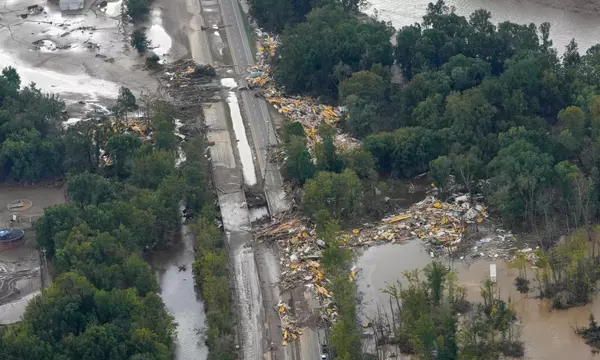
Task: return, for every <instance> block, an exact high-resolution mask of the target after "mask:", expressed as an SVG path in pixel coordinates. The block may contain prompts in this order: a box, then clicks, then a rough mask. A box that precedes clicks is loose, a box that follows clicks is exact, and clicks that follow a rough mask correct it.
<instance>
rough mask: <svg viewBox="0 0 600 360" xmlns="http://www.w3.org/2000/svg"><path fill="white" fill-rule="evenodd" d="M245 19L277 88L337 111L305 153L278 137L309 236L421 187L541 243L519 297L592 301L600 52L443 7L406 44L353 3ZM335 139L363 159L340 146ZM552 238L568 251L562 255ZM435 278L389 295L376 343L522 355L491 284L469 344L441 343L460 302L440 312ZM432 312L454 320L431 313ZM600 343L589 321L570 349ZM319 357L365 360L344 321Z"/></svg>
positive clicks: (463, 338) (297, 129)
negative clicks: (270, 44) (420, 183)
mask: <svg viewBox="0 0 600 360" xmlns="http://www.w3.org/2000/svg"><path fill="white" fill-rule="evenodd" d="M250 5H251V11H252V12H253V14H254V19H255V20H256V22H257V23H258V25H259V26H260V27H261V28H263V29H266V30H267V31H269V32H271V33H275V34H276V35H277V36H278V40H279V45H278V46H277V49H276V51H275V54H274V55H271V56H270V59H269V63H270V66H271V72H272V74H273V77H274V80H275V82H276V84H277V87H278V88H279V89H281V90H283V91H285V92H286V93H287V94H288V95H290V96H294V95H296V96H310V97H313V98H316V99H318V100H319V101H320V102H322V103H328V104H331V105H338V106H342V107H343V109H344V111H345V113H344V115H343V117H342V120H341V122H340V123H338V124H337V129H334V128H332V127H330V126H328V125H322V126H321V127H320V128H319V129H318V132H317V134H318V138H319V141H318V142H317V143H316V144H314V143H313V142H311V143H310V144H309V139H308V134H307V133H306V132H305V130H304V129H303V126H302V125H301V124H300V123H297V122H296V123H295V122H291V121H287V122H285V123H284V125H283V126H282V128H281V139H282V143H283V144H282V145H283V148H284V150H285V154H286V158H285V160H284V163H283V166H282V172H283V175H284V177H285V178H286V180H288V181H290V182H292V183H294V184H295V185H296V187H297V188H298V189H300V190H301V191H298V192H297V193H296V200H298V202H299V204H300V207H301V209H302V211H303V213H304V214H305V215H306V216H308V217H310V218H311V219H312V220H313V221H315V222H316V224H317V229H319V228H323V225H322V224H327V223H328V222H330V221H334V222H335V221H339V222H338V224H340V225H341V226H349V225H351V224H353V223H356V222H358V221H363V220H365V219H367V220H368V219H380V218H381V216H382V215H383V214H385V213H386V212H387V211H389V210H391V209H390V207H391V204H390V203H388V202H387V200H386V199H390V198H393V195H392V194H393V193H392V192H391V190H392V187H393V186H394V184H395V183H397V182H399V181H407V180H408V181H410V180H412V179H414V178H415V177H422V176H423V174H427V177H428V178H429V179H430V180H431V181H432V182H433V184H434V186H436V187H437V188H438V189H439V190H441V194H442V196H448V195H452V194H453V193H456V192H466V193H467V194H468V195H469V196H470V197H471V199H472V197H473V196H475V195H477V196H479V195H482V196H483V199H484V201H485V202H486V204H487V205H488V206H489V210H490V211H491V213H492V215H493V216H494V217H495V218H498V219H500V220H501V221H502V222H503V223H504V225H505V226H506V227H507V228H509V229H511V230H513V231H517V232H519V233H521V234H527V236H528V237H530V238H532V239H535V241H537V245H539V246H540V249H538V250H537V251H534V252H533V254H532V256H530V257H526V256H525V254H518V256H517V257H516V258H515V259H514V261H513V264H512V266H513V267H515V268H517V269H518V270H519V277H518V278H517V280H516V286H517V288H518V290H519V291H521V292H523V293H528V292H530V291H531V292H532V296H539V297H540V298H548V299H550V300H551V304H552V306H553V307H554V308H556V309H565V308H569V307H572V306H579V305H582V304H585V303H588V302H589V301H591V299H592V297H593V294H594V293H595V292H596V282H597V280H598V279H600V273H599V272H598V263H599V262H600V256H599V255H598V252H597V251H596V244H597V242H598V230H599V229H598V228H597V226H596V225H595V224H597V223H598V217H599V215H600V214H599V212H598V210H599V207H598V204H599V200H600V198H599V195H600V138H599V135H600V88H599V86H600V77H599V76H598V74H599V73H600V72H599V71H600V44H598V45H595V46H592V47H591V48H589V49H587V50H585V51H580V50H579V48H578V45H577V42H576V41H575V39H573V40H572V41H571V42H570V43H569V44H568V45H567V46H566V48H565V49H556V48H554V47H553V43H552V40H551V39H550V24H549V23H542V24H515V23H511V22H508V21H504V22H500V23H494V22H493V21H492V15H493V14H491V13H490V12H489V11H487V10H484V9H480V10H477V11H475V12H473V13H472V14H470V15H469V16H460V15H457V14H455V13H454V12H453V10H452V9H451V8H450V7H448V6H447V5H446V4H445V3H444V2H443V1H441V0H439V1H437V2H436V3H430V4H429V5H428V7H427V8H426V9H423V11H424V16H423V18H422V21H421V22H419V23H415V24H413V25H408V26H404V27H402V28H401V29H393V28H392V26H391V25H390V24H389V23H385V22H382V21H380V20H378V19H377V18H372V17H368V16H366V15H364V14H362V13H360V10H361V9H362V6H363V5H364V4H363V3H362V2H360V1H336V0H331V1H328V0H323V1H301V0H285V1H277V2H275V1H272V0H251V1H250ZM396 30H397V31H396ZM392 37H395V39H394V40H395V41H394V44H395V45H392V43H391V42H390V40H391V39H392ZM339 132H344V133H347V134H350V135H351V136H353V137H355V138H356V139H358V140H359V142H360V145H359V146H358V147H354V148H347V147H343V146H342V147H338V146H336V134H338V133H339ZM563 234H570V236H566V237H565V239H564V241H561V242H560V244H558V245H557V243H558V240H559V238H560V237H561V235H563ZM323 238H326V237H325V236H323ZM329 243H331V244H335V240H334V239H333V238H331V237H330V238H329ZM332 247H335V246H334V245H332ZM328 251H329V245H328ZM334 253H335V252H334ZM347 256H351V255H350V254H347ZM326 258H327V255H325V258H324V263H326V264H327V260H326ZM336 259H337V260H336V261H337V262H338V263H339V264H348V263H350V261H349V260H342V259H344V257H343V256H341V255H340V254H338V256H337V257H336ZM530 265H535V267H536V269H535V271H533V272H534V274H531V273H530V274H528V268H529V266H530ZM432 266H433V265H432ZM326 268H327V266H326ZM342 269H343V265H342ZM342 269H339V268H335V267H334V268H333V269H330V270H329V271H330V272H332V273H333V274H334V277H333V279H334V280H332V281H333V284H335V286H337V287H336V289H337V291H338V294H340V293H341V294H343V295H338V297H340V296H341V297H342V298H341V299H337V298H336V299H334V301H335V302H336V304H338V305H340V308H341V310H340V311H341V312H342V313H344V312H348V313H349V314H350V315H348V318H347V319H351V318H352V315H351V314H355V312H356V309H355V308H353V307H351V306H350V302H349V299H350V298H355V297H356V289H355V288H353V285H352V284H348V283H346V284H344V283H343V281H342V280H339V281H340V282H336V280H335V279H338V276H335V274H338V273H339V272H340V271H342ZM442 270H443V269H438V268H436V267H435V266H433V267H430V268H428V269H426V270H425V271H424V273H425V275H426V277H427V280H426V281H422V280H420V279H419V277H418V274H408V276H407V282H408V285H409V286H408V288H407V287H406V286H404V287H403V288H402V289H393V288H392V289H388V290H387V291H388V292H389V294H390V295H391V296H392V298H393V299H396V300H399V301H398V305H397V306H395V310H394V311H395V312H396V313H398V315H397V316H398V317H397V318H396V319H392V321H395V324H388V326H387V329H388V332H382V333H381V334H380V335H381V339H383V340H382V341H389V340H390V339H391V340H392V341H393V342H395V343H398V342H400V343H402V344H403V346H404V348H403V351H406V352H412V353H416V354H418V355H419V358H448V359H456V358H459V359H472V358H473V359H474V358H496V357H497V356H499V354H500V353H505V352H506V353H511V354H514V355H518V354H520V353H522V351H523V348H522V344H520V343H519V341H518V339H515V337H514V335H515V333H514V329H513V327H512V325H511V324H512V320H513V319H514V318H516V316H517V315H516V314H515V313H514V311H513V310H512V309H511V308H510V303H504V302H501V303H497V302H496V300H495V299H493V298H490V297H489V296H488V295H486V294H490V293H491V292H490V284H484V285H483V288H482V295H483V300H484V303H483V304H482V305H477V306H475V307H474V308H473V309H471V312H469V313H468V315H467V316H466V319H468V320H467V322H465V323H463V324H464V325H465V328H464V329H463V330H461V331H460V334H456V335H457V336H456V337H453V336H454V335H455V334H454V333H451V332H450V333H451V334H452V335H451V336H450V337H447V336H448V334H449V333H448V331H447V330H448V329H453V331H454V328H455V327H456V324H457V322H456V321H457V318H456V314H457V312H454V311H457V310H456V309H455V308H453V304H455V303H457V302H458V301H459V300H460V299H459V298H456V296H458V295H457V294H456V291H454V293H449V294H448V295H447V296H449V298H447V299H446V300H440V290H439V288H438V286H440V282H441V284H442V285H441V286H442V287H443V288H444V290H443V291H449V289H450V288H452V287H453V286H454V285H452V284H451V283H448V282H447V281H450V280H451V276H450V275H448V276H450V277H447V275H443V276H442V275H441V274H442V272H443V271H442ZM346 271H347V266H346ZM529 271H530V272H531V270H529ZM431 274H437V275H435V276H437V277H438V279H437V280H435V282H432V281H433V280H432V279H433V278H432V276H433V275H431ZM440 277H441V278H443V279H445V280H440ZM342 278H343V276H341V277H339V279H342ZM530 279H535V284H533V283H531V284H530ZM436 289H437V290H436ZM334 293H335V291H334ZM533 293H535V295H534V294H533ZM436 294H437V295H436ZM445 296H446V295H445ZM417 300H419V301H417ZM442 302H446V303H447V304H449V305H445V306H442V307H441V308H440V307H439V306H436V304H438V305H439V304H441V303H442ZM492 309H493V311H492ZM496 311H501V312H502V313H503V315H501V314H498V313H496ZM493 314H495V315H497V316H499V318H497V319H494V316H492V315H493ZM342 318H344V317H343V315H342ZM462 319H463V320H461V321H465V320H464V319H465V318H464V317H463V318H462ZM489 321H491V323H489ZM469 322H470V323H469ZM469 324H470V325H469ZM355 325H356V324H355ZM446 326H447V327H446ZM338 327H339V330H338V331H336V328H338ZM390 328H392V329H393V331H392V332H391V334H390V332H389V329H390ZM598 328H599V327H598V326H597V324H596V323H595V322H594V321H593V320H592V321H591V322H590V326H589V328H586V329H581V330H580V331H579V333H580V334H582V336H586V337H587V339H588V341H589V342H590V343H596V344H597V343H598V342H597V337H598V336H597V334H598V333H600V332H599V331H598ZM469 331H473V333H471V334H469ZM478 331H480V332H479V333H477V332H478ZM482 334H487V335H483V336H482ZM485 339H487V340H490V341H491V342H489V343H486V340H485ZM330 342H331V343H332V345H333V348H334V351H336V349H337V350H338V351H339V350H342V349H343V351H344V353H343V354H340V355H339V357H340V358H344V359H351V358H352V359H354V358H356V359H358V358H361V356H362V355H361V352H360V351H358V350H356V349H357V348H359V347H360V345H359V343H360V339H359V338H358V337H357V335H356V333H355V332H354V329H353V328H352V324H351V323H350V321H349V320H347V321H343V322H341V323H339V324H338V323H336V325H335V326H334V330H333V331H332V336H331V337H330Z"/></svg>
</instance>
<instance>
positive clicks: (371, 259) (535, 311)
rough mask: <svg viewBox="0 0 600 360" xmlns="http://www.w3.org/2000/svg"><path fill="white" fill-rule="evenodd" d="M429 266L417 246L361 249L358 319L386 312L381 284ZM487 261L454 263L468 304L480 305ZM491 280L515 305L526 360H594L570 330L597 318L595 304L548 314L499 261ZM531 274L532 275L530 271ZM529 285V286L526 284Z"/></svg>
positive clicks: (543, 304)
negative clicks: (519, 287) (494, 279)
mask: <svg viewBox="0 0 600 360" xmlns="http://www.w3.org/2000/svg"><path fill="white" fill-rule="evenodd" d="M430 261H431V258H430V257H429V254H428V253H427V252H426V251H425V250H424V249H423V247H422V246H421V243H420V241H418V240H417V241H412V242H409V243H407V244H405V245H396V244H386V245H380V246H376V247H372V248H369V249H367V250H365V251H364V252H363V253H362V255H361V256H360V257H359V259H358V264H357V265H358V266H359V267H360V268H361V270H362V271H361V276H360V278H359V280H358V282H357V283H358V288H359V291H360V293H361V295H362V296H363V309H362V312H363V313H362V314H361V317H363V319H367V318H374V317H375V316H374V315H375V314H376V313H377V309H378V307H379V309H380V310H381V311H388V310H387V309H389V302H388V301H389V298H388V296H387V295H384V294H382V293H381V291H380V289H383V288H385V287H386V286H387V284H391V283H394V282H396V281H397V280H400V279H402V273H403V272H404V271H410V270H413V269H417V268H423V267H424V266H425V265H426V264H427V263H429V262H430ZM489 264H490V262H488V261H485V260H481V261H478V262H475V263H473V264H471V265H470V266H467V265H465V264H464V263H463V262H461V261H457V262H455V264H454V270H455V271H456V272H457V274H458V282H459V284H460V285H461V286H464V287H465V288H466V290H467V298H468V300H469V301H480V300H481V297H480V295H479V288H480V284H481V282H482V281H483V280H484V279H485V278H486V277H487V276H488V274H489ZM496 264H497V269H498V271H497V279H498V290H499V292H500V296H501V297H502V298H504V299H508V297H509V296H510V297H511V298H512V299H513V300H515V309H516V310H517V312H518V313H519V316H520V318H521V321H522V325H523V328H522V334H521V336H522V340H523V341H524V342H525V347H526V357H525V358H526V359H532V360H533V359H535V360H541V359H569V358H571V359H578V360H587V359H597V357H594V356H593V354H592V353H591V350H590V347H589V346H587V345H586V344H585V343H584V342H583V340H582V339H581V338H579V337H578V336H577V335H575V333H574V332H573V327H577V326H583V325H586V324H587V321H588V317H589V314H590V312H593V313H594V314H596V315H598V314H600V299H599V298H598V296H597V298H596V300H595V301H594V302H593V303H592V304H590V305H588V306H584V307H579V308H574V309H570V310H565V311H550V308H549V306H548V303H547V302H545V301H540V300H537V299H535V298H534V296H535V292H532V293H530V295H529V297H526V296H523V295H521V294H520V293H518V292H517V291H516V289H515V286H514V285H513V281H514V278H515V277H516V276H517V270H515V269H509V268H508V267H507V264H506V263H505V262H504V261H497V262H496ZM530 274H533V272H530ZM532 286H535V283H532Z"/></svg>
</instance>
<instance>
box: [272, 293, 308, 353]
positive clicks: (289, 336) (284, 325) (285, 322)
mask: <svg viewBox="0 0 600 360" xmlns="http://www.w3.org/2000/svg"><path fill="white" fill-rule="evenodd" d="M275 310H277V314H279V320H280V321H281V333H282V335H283V345H287V344H288V343H289V342H290V341H293V340H297V339H298V336H300V335H302V333H303V332H302V330H300V329H299V328H298V324H297V320H296V318H295V317H294V315H293V314H292V313H291V309H290V307H289V305H288V304H286V303H284V302H282V301H279V303H278V304H277V306H276V307H275Z"/></svg>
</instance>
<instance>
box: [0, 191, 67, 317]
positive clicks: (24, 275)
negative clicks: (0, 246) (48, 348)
mask: <svg viewBox="0 0 600 360" xmlns="http://www.w3.org/2000/svg"><path fill="white" fill-rule="evenodd" d="M24 199H27V200H30V201H31V207H26V208H24V209H23V210H21V211H17V210H14V209H13V210H9V209H8V207H7V205H8V204H10V203H12V202H14V201H17V200H24ZM64 202H65V196H64V189H63V188H57V187H31V188H27V187H7V186H2V187H0V228H6V227H15V228H20V229H23V230H24V231H25V243H24V244H23V245H21V246H19V247H16V248H13V249H7V250H3V251H0V325H7V324H11V323H14V322H18V321H20V319H21V316H22V315H23V313H24V312H25V307H26V305H27V303H28V302H29V300H31V299H32V298H33V297H34V296H35V295H37V294H39V292H40V290H41V289H42V285H43V286H47V285H48V284H50V276H49V274H48V271H47V268H46V266H45V265H46V263H45V262H42V263H41V262H40V253H39V252H38V251H37V249H36V248H35V247H34V237H35V234H34V232H33V230H32V229H31V225H32V222H33V221H35V220H36V219H38V218H39V217H40V216H41V215H42V214H43V211H44V208H46V207H48V206H52V205H55V204H61V203H64ZM13 215H15V216H16V218H17V220H16V221H11V220H12V219H13ZM42 259H43V255H42Z"/></svg>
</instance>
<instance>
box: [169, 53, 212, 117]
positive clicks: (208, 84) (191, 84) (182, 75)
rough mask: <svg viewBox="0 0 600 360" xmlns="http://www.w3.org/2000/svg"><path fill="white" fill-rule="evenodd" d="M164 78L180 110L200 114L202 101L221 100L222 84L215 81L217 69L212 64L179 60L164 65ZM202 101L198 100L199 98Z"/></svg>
mask: <svg viewBox="0 0 600 360" xmlns="http://www.w3.org/2000/svg"><path fill="white" fill-rule="evenodd" d="M164 70H165V71H164V73H163V74H162V79H163V80H164V81H165V82H166V87H167V91H168V92H169V95H171V98H173V101H174V103H175V106H176V107H178V108H179V110H180V111H185V110H188V111H190V112H191V115H194V116H195V115H197V114H198V107H202V103H203V102H204V103H206V102H219V101H221V98H220V96H219V94H218V91H219V90H220V86H219V85H218V83H216V82H214V81H213V80H214V77H215V75H216V71H215V69H214V68H213V67H212V66H211V65H198V64H196V63H195V62H194V61H193V60H179V61H176V62H174V63H169V64H168V65H165V66H164ZM200 98H201V99H202V101H198V99H200Z"/></svg>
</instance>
